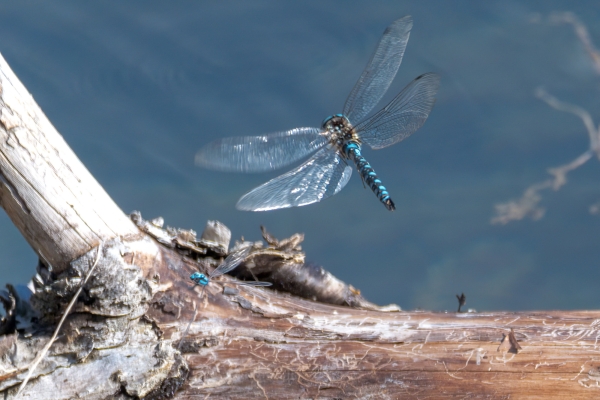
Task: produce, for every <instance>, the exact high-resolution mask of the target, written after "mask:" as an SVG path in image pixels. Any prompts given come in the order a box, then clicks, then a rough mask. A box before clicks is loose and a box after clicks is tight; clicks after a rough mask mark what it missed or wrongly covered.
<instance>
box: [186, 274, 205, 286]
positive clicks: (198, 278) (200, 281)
mask: <svg viewBox="0 0 600 400" xmlns="http://www.w3.org/2000/svg"><path fill="white" fill-rule="evenodd" d="M190 279H191V280H192V281H194V283H195V284H196V285H202V286H206V285H208V278H207V277H206V275H204V274H201V273H200V272H194V273H193V274H192V275H190Z"/></svg>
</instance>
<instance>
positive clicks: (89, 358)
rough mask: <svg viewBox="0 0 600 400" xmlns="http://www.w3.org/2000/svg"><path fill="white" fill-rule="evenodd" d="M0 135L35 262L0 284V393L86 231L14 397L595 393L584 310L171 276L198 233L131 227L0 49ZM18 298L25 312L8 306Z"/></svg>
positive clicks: (589, 322) (592, 327)
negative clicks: (393, 301)
mask: <svg viewBox="0 0 600 400" xmlns="http://www.w3.org/2000/svg"><path fill="white" fill-rule="evenodd" d="M0 138H1V141H0V202H1V204H2V206H3V208H4V209H5V210H6V211H7V213H8V214H9V216H10V217H11V219H12V220H13V222H14V223H15V225H17V227H18V228H19V229H20V230H21V232H22V233H23V235H24V236H25V237H26V239H27V240H28V242H29V243H30V244H31V246H32V248H33V249H34V250H35V251H36V252H38V254H39V255H40V257H41V259H42V261H43V262H41V263H40V265H39V266H38V276H37V277H36V278H35V279H34V286H35V293H34V294H33V295H32V299H31V302H28V301H27V299H24V298H19V295H18V294H17V293H16V292H15V291H13V292H11V294H10V295H8V297H6V296H5V297H4V298H3V303H4V305H5V307H7V308H8V309H9V316H8V317H7V318H5V319H4V320H3V321H2V322H3V323H4V325H3V326H4V327H7V326H9V324H7V322H8V319H10V318H13V319H12V322H13V324H12V326H13V327H14V326H16V328H17V329H18V330H19V331H18V332H13V333H7V334H4V335H3V336H0V392H2V394H3V396H4V398H13V397H14V395H15V393H16V388H17V386H18V385H19V384H20V382H21V381H22V379H23V377H24V376H25V374H26V371H27V367H28V365H29V363H30V362H31V360H32V359H33V358H34V357H35V354H36V352H37V351H38V350H39V349H40V348H41V347H43V345H44V344H45V343H46V342H47V340H48V338H49V337H50V335H51V333H52V329H53V327H54V325H53V324H54V323H55V320H56V319H57V317H58V316H59V315H60V313H62V312H63V311H64V305H65V304H66V303H67V302H68V301H69V300H70V296H72V295H73V293H75V291H76V290H77V288H78V287H79V285H80V283H81V281H82V278H83V277H84V276H85V275H86V273H87V272H88V271H89V269H90V267H91V265H92V264H93V262H94V260H95V259H96V248H95V247H96V246H97V245H98V244H99V243H100V242H102V243H103V246H102V252H101V256H100V259H99V263H98V265H97V267H96V269H95V270H94V273H93V275H92V277H91V278H90V281H89V282H88V284H87V285H86V286H85V289H84V294H83V295H82V296H80V299H79V301H78V303H77V306H76V307H75V310H74V311H72V313H71V314H70V315H69V317H68V318H67V323H66V324H65V326H64V327H63V329H62V331H61V334H60V335H59V339H58V340H57V342H56V343H54V345H53V346H52V348H51V351H50V353H49V354H48V356H47V357H46V358H45V359H44V361H43V362H42V363H41V364H40V366H39V367H38V369H37V370H36V372H35V373H34V374H33V379H32V380H31V381H30V383H29V384H28V386H27V387H26V389H25V391H24V392H23V394H22V395H23V397H24V398H36V399H44V398H48V399H50V398H51V399H61V398H87V399H100V398H102V399H104V398H129V397H146V398H165V397H169V396H174V397H175V398H192V397H193V398H199V397H202V398H204V397H208V396H210V397H211V398H227V399H248V398H271V399H285V398H390V399H392V398H393V399H396V398H454V397H486V398H507V397H511V398H544V399H548V398H571V399H584V398H585V399H587V398H595V397H598V396H599V395H600V370H599V366H600V348H599V344H598V338H600V330H599V328H598V327H599V326H600V312H598V311H593V312H592V311H589V312H587V311H582V312H521V313H508V312H492V313H460V314H458V313H432V312H380V311H373V310H361V309H353V308H350V307H342V306H334V305H327V304H323V303H320V302H316V301H310V300H305V299H302V298H300V297H298V296H295V295H291V294H289V293H285V292H282V291H278V292H276V291H273V290H268V289H266V290H265V289H257V288H251V287H234V288H235V290H232V288H229V289H227V290H223V289H222V285H224V286H226V287H229V285H228V284H227V282H230V281H231V280H232V279H233V278H230V277H223V279H221V280H220V281H221V285H217V284H210V285H209V286H208V287H207V289H206V291H205V296H204V297H203V298H200V297H199V290H198V288H197V287H196V288H193V287H192V286H191V285H190V284H188V283H187V281H186V279H187V277H188V276H189V274H190V273H191V272H194V271H197V270H198V269H201V270H203V271H206V270H208V269H210V266H209V263H208V261H207V260H208V259H203V258H202V257H203V256H201V255H198V252H199V253H202V252H203V251H205V252H207V253H208V250H206V249H207V248H209V247H210V246H209V247H202V246H203V244H202V243H200V242H195V241H194V242H193V243H192V242H190V241H187V244H186V243H183V242H186V241H185V240H183V242H182V243H179V242H178V241H177V240H179V239H181V238H175V239H173V238H168V239H167V240H165V241H164V243H159V241H158V240H156V239H155V238H153V237H151V236H150V235H148V234H147V233H145V232H143V231H140V230H139V229H138V227H136V226H135V225H134V224H133V223H132V222H131V221H130V220H129V219H128V218H127V217H126V216H125V215H124V214H123V213H122V212H121V211H120V210H119V209H118V207H117V206H116V205H115V204H114V203H113V202H112V200H111V199H110V198H109V196H108V195H107V194H106V193H105V192H104V191H103V190H102V188H101V187H100V186H99V185H98V184H97V182H96V181H95V180H94V179H93V177H92V176H91V175H90V174H89V173H88V172H87V171H86V170H85V168H84V167H83V165H82V164H81V163H80V162H79V161H78V160H77V158H76V156H75V155H74V154H73V153H72V151H71V150H70V149H69V148H68V146H67V145H66V143H65V142H64V140H63V139H62V138H61V137H60V135H59V134H58V133H57V132H56V130H55V129H54V128H53V127H52V125H51V124H50V123H49V122H48V121H47V119H46V118H45V116H44V115H43V113H42V112H41V110H40V109H39V108H38V106H37V105H36V104H35V103H34V102H33V100H32V99H31V96H30V95H29V94H28V93H27V91H26V90H25V88H24V87H23V86H22V85H21V83H20V82H19V81H18V80H17V78H16V77H15V76H14V75H13V73H12V71H10V69H9V68H8V66H7V65H6V63H5V61H4V60H3V59H2V58H1V57H0ZM150 228H151V227H150V226H149V229H150ZM265 237H267V236H266V235H265ZM190 243H192V244H191V245H190ZM278 244H280V242H279V241H276V240H274V239H273V238H270V239H269V240H268V247H266V248H263V249H259V248H256V249H255V251H254V252H253V253H251V254H253V255H252V257H254V265H255V266H257V265H258V266H260V267H261V268H262V267H263V266H264V263H261V262H259V261H260V259H259V258H258V257H263V256H265V257H272V258H273V259H272V260H271V261H270V262H278V263H280V266H281V268H288V269H290V268H291V264H292V263H297V260H296V261H294V260H293V257H292V258H288V259H286V258H285V257H284V256H281V257H278V256H277V254H278V253H277V251H281V249H277V248H276V247H277V246H276V245H278ZM196 247H197V248H198V249H199V250H198V251H195V249H194V248H196ZM213 252H214V253H218V251H216V250H215V249H214V248H213ZM217 255H218V254H217ZM263 260H264V259H263ZM290 260H291V261H290ZM248 264H250V263H248ZM249 266H250V265H249ZM278 279H284V278H282V277H279V278H278ZM295 282H296V283H295V284H296V285H297V284H298V282H299V281H295ZM341 287H343V285H342V286H341ZM29 304H31V305H33V307H34V308H35V310H36V311H37V313H38V316H39V318H40V322H38V323H35V324H32V323H31V321H30V320H26V319H24V318H25V317H24V315H26V313H24V312H23V310H24V309H26V308H27V307H28V305H29ZM194 314H197V315H196V318H195V322H194V323H193V324H192V326H191V329H190V331H189V336H188V337H187V338H186V339H185V340H184V342H183V344H184V345H183V346H182V347H181V350H182V351H181V352H179V351H177V349H176V347H177V345H178V343H179V341H180V339H181V335H182V331H183V330H184V329H185V326H186V325H187V324H188V321H190V320H191V318H192V316H193V315H194ZM511 329H512V330H513V331H511ZM512 332H514V333H512ZM511 333H512V335H513V337H512V338H511V336H510V335H511ZM503 337H505V338H506V339H505V341H504V343H503V344H502V345H500V341H501V340H502V338H503ZM515 341H516V342H517V343H518V345H519V346H520V347H521V350H518V348H517V347H518V346H517V344H516V343H515Z"/></svg>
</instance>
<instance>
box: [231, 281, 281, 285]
mask: <svg viewBox="0 0 600 400" xmlns="http://www.w3.org/2000/svg"><path fill="white" fill-rule="evenodd" d="M236 284H238V285H240V286H271V285H273V284H272V283H271V282H259V281H244V282H236Z"/></svg>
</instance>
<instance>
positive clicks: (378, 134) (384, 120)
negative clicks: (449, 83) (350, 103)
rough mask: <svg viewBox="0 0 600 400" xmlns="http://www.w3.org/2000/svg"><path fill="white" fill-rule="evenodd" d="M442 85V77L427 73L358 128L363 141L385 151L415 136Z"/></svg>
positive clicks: (357, 126) (416, 79)
mask: <svg viewBox="0 0 600 400" xmlns="http://www.w3.org/2000/svg"><path fill="white" fill-rule="evenodd" d="M439 86H440V77H439V75H436V74H432V73H427V74H423V75H420V76H418V77H417V78H415V79H414V80H413V81H412V82H411V83H409V84H408V85H407V86H406V87H405V88H404V89H403V90H402V91H401V92H400V94H398V96H396V97H395V98H394V99H393V100H392V101H391V102H390V103H389V104H388V105H387V106H385V107H384V108H383V109H382V110H381V111H379V112H378V113H377V114H375V115H373V116H372V117H371V118H369V119H368V120H366V121H364V122H361V123H360V124H358V125H356V127H355V128H356V132H357V133H358V136H359V137H360V140H361V141H362V142H363V143H366V144H367V145H369V146H370V147H372V148H373V149H382V148H384V147H387V146H390V145H392V144H394V143H398V142H399V141H401V140H403V139H406V138H407V137H409V136H410V135H412V134H413V133H414V132H415V131H416V130H417V129H419V128H420V127H421V126H422V125H423V124H424V123H425V120H426V119H427V117H428V116H429V113H430V112H431V108H432V107H433V104H434V103H435V94H436V93H437V91H438V88H439Z"/></svg>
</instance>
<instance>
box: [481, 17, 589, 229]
mask: <svg viewBox="0 0 600 400" xmlns="http://www.w3.org/2000/svg"><path fill="white" fill-rule="evenodd" d="M550 21H551V22H554V23H570V24H572V25H573V27H574V29H575V33H576V34H577V36H578V38H579V40H581V42H582V43H583V44H584V46H585V49H586V51H587V52H588V55H589V56H590V58H591V59H592V62H593V64H594V67H595V68H596V71H597V72H598V73H599V74H600V53H599V52H598V50H596V48H595V47H594V44H593V43H592V40H591V38H590V36H589V33H588V31H587V28H586V27H585V25H583V24H582V23H581V22H580V21H579V19H578V18H577V17H576V16H575V15H573V14H572V13H555V14H552V15H551V16H550ZM535 95H536V97H538V98H539V99H540V100H542V101H544V102H545V103H546V104H548V105H549V106H550V107H552V108H554V109H556V110H559V111H563V112H568V113H571V114H574V115H576V116H578V117H579V118H580V119H581V121H582V122H583V125H584V126H585V128H586V131H587V133H588V137H589V142H590V145H589V148H588V150H586V151H585V152H583V153H582V154H580V155H579V156H578V157H577V158H575V159H574V160H572V161H571V162H569V163H567V164H564V165H561V166H558V167H553V168H549V169H548V173H549V174H550V175H552V176H553V179H550V180H545V181H542V182H538V183H535V184H533V185H531V186H529V187H528V188H527V189H525V191H524V193H523V196H522V197H521V198H520V199H518V200H510V201H508V202H506V203H500V204H496V205H495V206H494V208H495V210H496V216H494V217H493V218H492V220H491V222H492V224H503V225H504V224H507V223H509V222H510V221H518V220H522V219H523V218H526V217H529V218H531V219H533V220H538V219H540V218H542V217H543V216H544V212H545V210H544V208H542V207H540V206H539V203H540V201H541V200H542V196H541V194H540V192H541V191H543V190H546V189H550V188H552V189H553V190H555V191H556V190H559V189H560V188H561V187H562V186H563V185H565V184H566V183H567V174H568V173H569V172H571V171H573V170H575V169H577V168H579V167H581V166H582V165H583V164H585V163H586V162H587V161H588V160H589V159H590V158H592V157H593V156H594V154H596V157H597V158H598V159H599V160H600V126H599V127H596V125H595V124H594V121H593V119H592V117H591V115H590V114H589V113H588V112H587V111H586V110H584V109H583V108H581V107H579V106H576V105H573V104H568V103H565V102H562V101H560V100H558V99H557V98H556V97H553V96H552V95H550V94H549V93H548V92H546V91H545V90H544V89H543V88H538V89H537V90H536V91H535ZM598 204H600V203H598ZM598 204H595V205H592V206H590V213H591V214H597V213H598V211H597V207H598Z"/></svg>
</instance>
